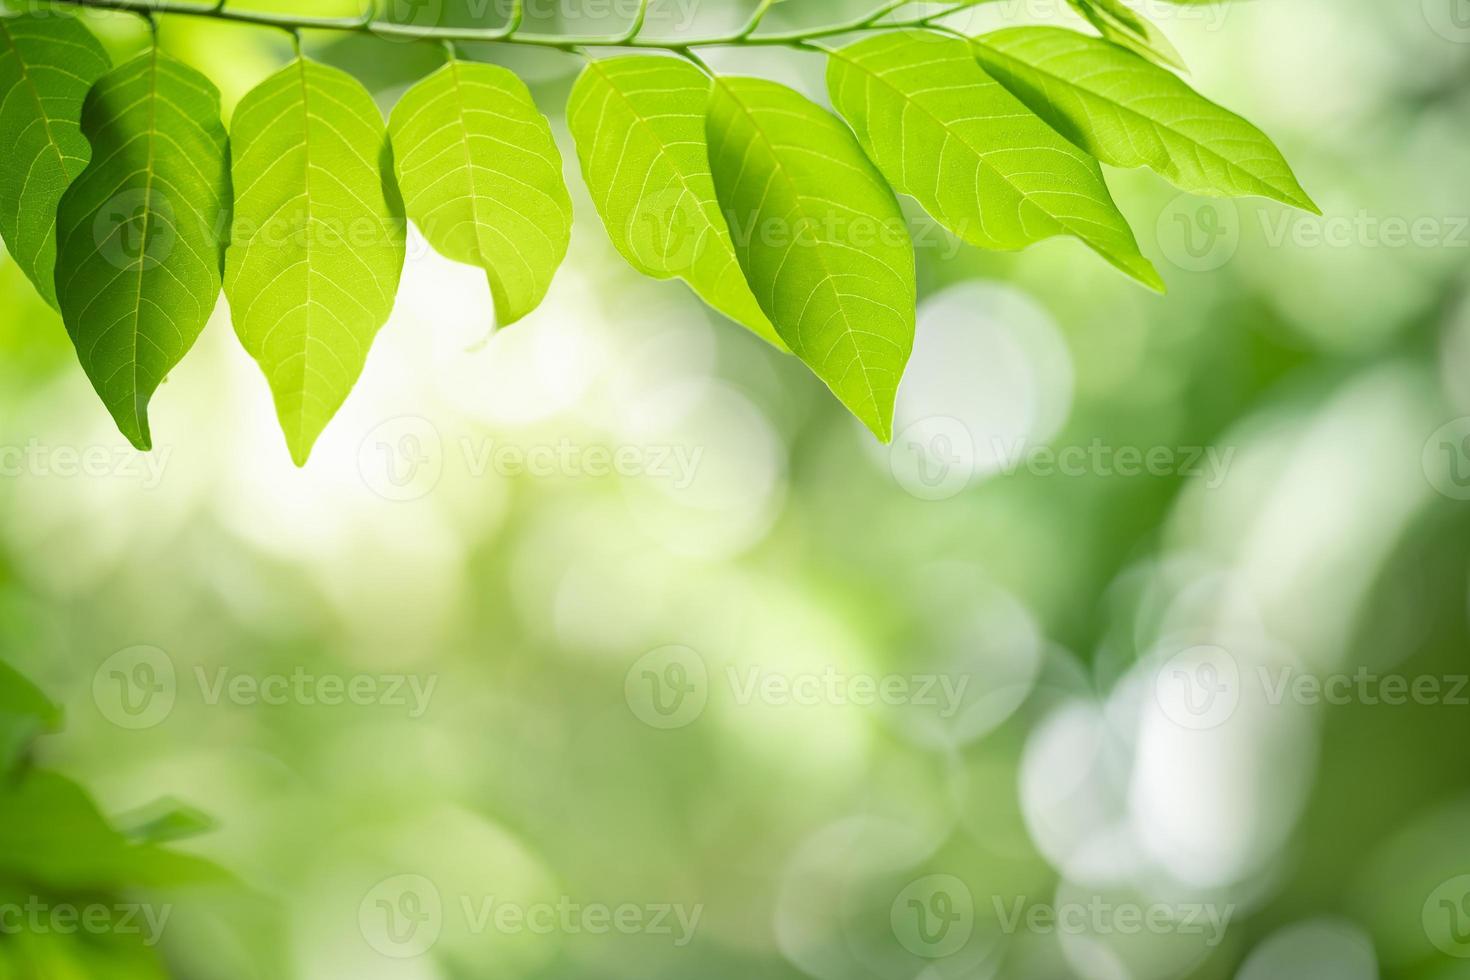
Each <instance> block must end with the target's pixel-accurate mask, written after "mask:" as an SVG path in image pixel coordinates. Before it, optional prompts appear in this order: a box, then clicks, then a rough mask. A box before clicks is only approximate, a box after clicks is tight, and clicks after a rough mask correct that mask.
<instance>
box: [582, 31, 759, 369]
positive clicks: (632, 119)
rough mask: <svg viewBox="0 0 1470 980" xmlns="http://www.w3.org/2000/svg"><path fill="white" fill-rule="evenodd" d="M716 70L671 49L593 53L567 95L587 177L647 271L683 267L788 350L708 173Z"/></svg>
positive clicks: (723, 307)
mask: <svg viewBox="0 0 1470 980" xmlns="http://www.w3.org/2000/svg"><path fill="white" fill-rule="evenodd" d="M709 93H710V86H709V79H708V78H707V77H706V76H705V74H704V73H703V72H701V71H700V70H699V69H698V68H696V67H694V66H693V65H691V64H688V63H687V62H684V61H680V60H677V59H674V58H657V57H627V58H608V59H606V60H601V61H592V62H590V63H589V64H588V65H587V67H586V68H585V69H583V71H582V75H581V77H579V78H578V79H577V84H576V85H575V86H574V87H573V89H572V94H571V98H570V99H569V100H568V102H567V125H568V127H569V128H570V129H571V131H572V137H573V139H575V140H576V142H577V156H578V158H579V159H580V160H581V162H582V176H583V178H584V179H585V180H586V181H587V188H588V190H589V191H590V192H591V194H592V201H593V203H594V204H596V205H597V211H598V213H599V214H600V215H601V216H602V222H603V224H604V225H605V226H606V227H607V233H608V237H609V238H611V239H612V243H613V245H614V246H615V247H616V248H617V250H618V252H620V253H621V254H622V256H623V258H625V259H627V260H628V263H629V264H630V265H631V266H633V268H635V269H637V270H638V271H639V272H641V273H643V274H644V275H646V276H652V277H653V278H655V279H668V278H670V277H672V276H680V277H682V278H683V279H685V280H686V281H687V282H688V283H689V285H690V286H691V287H693V289H694V291H695V292H696V293H698V294H699V296H700V298H701V299H703V300H704V301H705V302H706V303H708V304H709V305H710V306H712V307H714V308H715V309H717V310H719V311H720V312H721V313H723V314H725V315H726V316H728V317H729V318H730V319H732V320H734V321H735V322H737V323H740V324H743V325H745V326H746V327H748V328H750V330H752V331H753V332H754V333H756V334H757V335H759V336H761V337H764V338H765V339H766V340H768V341H769V342H771V343H772V344H775V345H776V346H777V347H779V348H780V349H782V350H785V349H786V345H785V344H784V343H782V341H781V339H780V337H779V336H778V335H777V334H776V330H775V328H774V327H772V326H771V322H770V321H769V320H767V319H766V316H765V314H764V313H762V312H761V309H760V304H758V303H757V302H756V300H755V297H754V296H753V295H751V292H750V286H749V285H747V284H746V282H745V276H744V275H743V274H742V273H741V271H740V264H739V262H738V261H737V260H736V258H735V245H734V243H733V242H732V241H731V240H730V231H729V229H728V228H727V227H726V225H725V219H724V216H723V215H721V214H720V202H719V200H718V199H717V198H716V196H715V185H714V182H713V181H712V180H711V178H710V175H709V154H708V147H707V146H706V143H705V135H704V116H705V108H706V106H708V104H709Z"/></svg>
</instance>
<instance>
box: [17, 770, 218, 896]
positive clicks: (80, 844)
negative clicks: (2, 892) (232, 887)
mask: <svg viewBox="0 0 1470 980" xmlns="http://www.w3.org/2000/svg"><path fill="white" fill-rule="evenodd" d="M0 815H3V819H0V878H4V877H6V876H11V877H21V878H26V879H30V880H32V881H35V882H37V883H39V884H42V885H46V886H49V887H53V888H66V889H72V888H125V887H130V886H143V887H150V886H152V887H165V886H173V885H188V884H199V883H206V882H218V881H223V880H225V879H226V876H225V874H224V872H223V871H221V870H220V869H219V868H218V867H216V866H215V865H213V864H211V863H210V862H208V861H205V860H203V859H201V858H196V857H192V856H190V855H187V854H180V853H177V852H175V851H170V850H167V849H165V848H162V847H157V846H154V845H152V844H137V843H133V842H132V841H129V840H128V839H127V838H126V837H124V836H123V835H122V834H120V833H118V831H116V830H114V829H113V827H112V826H111V825H110V824H109V823H108V822H107V820H106V818H104V817H103V816H102V814H101V813H100V812H99V811H98V810H97V806H96V804H94V803H93V802H92V800H91V798H90V797H89V796H88V795H87V794H86V792H84V791H83V790H82V789H81V787H79V786H77V785H76V784H75V783H73V782H71V781H70V780H68V779H66V778H64V777H62V776H59V775H57V774H56V773H53V772H45V771H41V770H34V769H33V770H29V771H27V772H26V773H25V774H24V775H23V776H22V778H21V779H19V780H18V781H13V782H10V783H6V784H4V785H0Z"/></svg>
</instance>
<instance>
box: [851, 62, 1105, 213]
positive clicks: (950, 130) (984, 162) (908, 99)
mask: <svg viewBox="0 0 1470 980" xmlns="http://www.w3.org/2000/svg"><path fill="white" fill-rule="evenodd" d="M967 41H968V39H967ZM971 43H973V42H971ZM827 54H828V55H829V56H831V57H834V58H838V59H840V60H842V61H844V62H846V63H847V64H849V65H852V66H853V67H854V68H856V69H858V70H859V71H862V72H863V73H864V74H866V75H867V76H868V77H869V78H872V79H875V80H877V81H879V82H881V83H882V84H883V85H885V86H886V87H887V88H888V89H890V90H891V91H892V92H893V93H894V94H896V95H897V96H898V97H899V98H901V99H902V100H903V101H904V102H905V103H906V104H908V105H911V106H915V107H917V108H918V109H919V111H920V112H922V113H923V114H924V115H926V116H928V117H929V118H930V119H932V120H934V123H935V125H937V126H938V127H939V128H940V129H941V130H943V131H944V132H945V133H946V134H948V135H954V136H955V138H956V139H958V140H959V141H960V142H961V143H962V144H964V145H965V146H967V147H969V149H970V151H971V152H973V153H974V154H975V159H976V160H977V161H978V162H979V164H980V166H982V167H984V168H985V169H986V170H987V171H989V172H990V173H992V174H994V175H995V177H996V178H997V179H998V180H999V181H1000V182H1001V183H1003V184H1005V185H1006V186H1007V187H1009V188H1010V189H1011V190H1013V191H1015V192H1016V195H1017V196H1018V197H1020V198H1021V200H1022V201H1025V202H1026V203H1028V204H1030V205H1032V206H1033V207H1035V208H1037V209H1038V210H1040V211H1041V213H1042V214H1044V215H1046V216H1047V217H1048V218H1050V219H1051V220H1052V221H1054V222H1056V224H1057V226H1058V227H1060V228H1063V229H1065V230H1066V231H1067V232H1069V233H1070V234H1073V235H1077V236H1078V237H1080V238H1081V239H1082V240H1083V241H1085V242H1091V241H1093V238H1092V236H1091V235H1089V234H1087V233H1086V231H1085V230H1079V229H1078V228H1077V227H1076V226H1075V225H1073V224H1072V223H1071V219H1070V218H1069V217H1067V216H1065V215H1058V214H1056V213H1055V212H1054V211H1052V210H1051V209H1050V208H1046V207H1042V205H1041V204H1040V203H1038V202H1037V201H1036V200H1035V199H1034V196H1033V195H1032V194H1031V193H1030V192H1028V191H1025V190H1022V189H1021V188H1020V187H1019V186H1017V185H1016V183H1015V182H1014V181H1013V180H1011V179H1010V177H1008V176H1007V175H1006V174H1005V173H1004V172H1003V171H1001V170H999V169H998V168H996V166H995V165H994V164H992V163H991V162H990V161H989V160H988V159H986V156H985V154H984V153H982V152H981V151H980V149H979V148H978V147H976V146H975V145H974V144H973V143H971V142H970V141H969V140H968V139H967V138H966V137H965V136H964V135H961V134H960V133H958V131H957V130H955V128H954V127H953V126H950V125H949V124H947V123H946V122H945V121H944V120H943V119H941V118H940V117H939V116H937V115H935V113H934V111H933V110H932V109H930V108H929V107H928V106H926V105H924V103H922V102H920V101H919V100H918V99H917V98H914V97H913V96H910V95H908V94H907V93H906V92H905V91H904V90H903V89H901V88H899V87H898V86H897V85H895V84H894V83H893V82H890V81H888V80H887V79H886V78H885V77H884V76H883V75H881V74H879V73H878V72H875V71H873V70H872V69H871V68H869V67H868V66H867V65H864V64H862V63H861V62H859V61H857V60H856V59H854V58H852V57H851V56H845V55H843V54H842V53H841V49H840V48H829V49H827ZM976 67H977V68H980V70H981V71H982V72H983V71H984V70H985V69H984V68H983V67H981V66H980V64H979V63H978V62H976ZM992 81H994V80H993V79H992ZM995 84H997V85H999V84H1000V83H999V82H996V83H995ZM1017 101H1019V100H1017ZM1023 107H1024V106H1023ZM1027 111H1028V112H1029V111H1030V109H1029V108H1027ZM1038 118H1039V117H1038Z"/></svg>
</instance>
